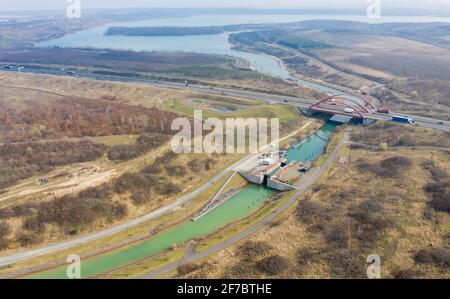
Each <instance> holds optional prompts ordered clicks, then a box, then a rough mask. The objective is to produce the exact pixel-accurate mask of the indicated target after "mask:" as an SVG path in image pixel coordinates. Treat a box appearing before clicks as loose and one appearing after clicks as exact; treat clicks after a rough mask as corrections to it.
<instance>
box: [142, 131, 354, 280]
mask: <svg viewBox="0 0 450 299" xmlns="http://www.w3.org/2000/svg"><path fill="white" fill-rule="evenodd" d="M348 142H349V134H348V132H345V134H344V138H343V139H342V140H341V141H340V142H339V144H338V145H337V146H336V148H335V149H334V150H333V152H332V153H331V154H330V155H329V156H328V158H327V160H326V161H325V162H324V163H323V164H322V166H321V167H320V168H316V169H315V170H314V172H313V173H312V174H311V175H310V176H308V177H307V178H305V179H304V181H303V182H304V184H303V185H302V186H301V188H300V189H299V190H298V191H297V192H296V193H295V194H294V195H293V196H292V197H291V198H290V199H289V200H288V201H286V202H285V203H283V204H282V205H281V206H280V207H278V208H277V209H276V210H274V211H273V212H272V213H271V214H270V215H268V216H267V217H265V218H264V219H263V220H261V221H260V222H258V223H256V224H255V225H253V226H251V227H249V228H247V229H246V230H244V231H242V232H240V233H238V234H236V235H234V236H233V237H231V238H230V239H227V240H225V241H224V242H221V243H219V244H216V245H214V246H212V247H209V248H207V249H205V250H203V251H201V252H198V253H192V252H191V253H190V254H189V255H186V256H185V257H183V258H182V259H180V260H178V261H176V262H174V263H172V264H169V265H166V266H164V267H161V268H159V269H157V270H155V271H152V272H150V273H147V274H145V275H142V276H140V277H139V278H141V279H150V278H157V277H159V276H161V275H163V274H165V273H168V272H171V271H174V270H176V269H177V268H178V267H179V266H182V265H185V264H189V263H192V262H194V261H196V260H198V259H202V258H205V257H207V256H209V255H211V254H213V253H216V252H219V251H221V250H224V249H226V248H228V247H230V246H231V245H234V244H236V243H237V242H239V241H241V240H243V239H245V238H247V237H249V236H251V235H253V234H254V233H256V232H258V231H259V230H260V229H261V228H263V227H264V226H266V225H268V224H269V223H270V222H272V220H274V219H275V218H276V217H277V216H278V215H280V214H281V213H283V212H284V211H286V210H287V209H288V208H290V207H291V206H292V205H293V204H294V203H296V202H297V201H298V199H299V198H300V197H301V196H302V195H303V194H304V193H305V192H306V191H307V190H308V189H309V188H310V187H311V186H312V185H313V184H314V183H315V182H316V181H317V180H318V179H319V178H320V177H321V176H322V175H323V174H324V173H325V171H327V170H328V168H329V167H330V166H331V164H332V163H333V161H334V160H335V159H336V157H337V155H338V154H339V152H340V151H341V149H342V147H343V146H344V145H345V144H346V143H348Z"/></svg>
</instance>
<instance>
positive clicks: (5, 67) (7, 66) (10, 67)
mask: <svg viewBox="0 0 450 299" xmlns="http://www.w3.org/2000/svg"><path fill="white" fill-rule="evenodd" d="M3 68H4V69H6V70H12V69H13V67H12V66H11V65H9V64H8V65H5V66H4V67H3Z"/></svg>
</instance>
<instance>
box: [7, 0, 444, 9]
mask: <svg viewBox="0 0 450 299" xmlns="http://www.w3.org/2000/svg"><path fill="white" fill-rule="evenodd" d="M80 1H81V3H82V7H84V8H126V7H130V8H131V7H133V8H134V7H149V8H151V7H160V8H161V7H254V8H285V7H298V8H317V7H322V8H336V7H339V8H349V7H358V8H359V7H364V6H367V4H366V0H80ZM66 2H67V0H0V11H2V10H59V9H64V8H65V7H66V6H67V4H66ZM381 2H382V5H383V4H384V5H386V6H389V7H392V6H395V7H397V8H398V7H404V8H405V9H408V8H409V9H416V8H427V9H439V8H441V7H442V8H445V9H448V8H449V7H450V0H420V1H419V0H381Z"/></svg>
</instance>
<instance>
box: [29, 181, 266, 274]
mask: <svg viewBox="0 0 450 299" xmlns="http://www.w3.org/2000/svg"><path fill="white" fill-rule="evenodd" d="M274 194H275V191H272V190H270V189H267V188H264V187H260V186H258V185H249V186H248V187H246V188H245V189H243V190H242V191H241V192H239V193H238V194H236V195H235V196H233V197H232V198H231V199H229V200H228V201H227V202H225V203H224V204H223V205H221V206H219V207H217V208H216V209H214V210H212V211H211V212H210V213H208V214H206V215H205V216H203V217H202V218H200V219H199V220H197V221H195V222H194V221H190V220H187V221H185V222H183V223H181V224H179V225H177V226H175V227H173V228H171V229H168V230H166V231H163V232H161V233H160V234H158V235H156V236H155V237H153V238H151V239H148V240H146V241H143V242H140V243H138V244H136V245H132V246H130V247H127V248H124V249H119V250H116V251H112V252H110V253H106V254H101V255H98V256H94V257H92V258H89V259H86V260H82V262H81V277H82V278H87V277H92V276H95V275H98V274H101V273H104V272H107V271H110V270H113V269H115V268H119V267H121V266H124V265H127V264H130V263H133V262H136V261H138V260H140V259H143V258H145V257H148V256H151V255H153V254H156V253H158V252H160V251H163V250H165V249H168V248H170V247H171V245H172V244H174V243H175V244H180V243H183V242H185V241H189V240H192V239H194V238H196V237H202V236H205V235H208V234H210V233H212V232H214V231H216V230H217V229H219V228H221V227H222V226H224V225H225V224H227V223H229V222H232V221H236V220H239V219H241V218H244V217H245V216H247V215H248V214H250V213H251V211H253V210H255V208H257V207H258V206H260V205H262V204H263V202H264V201H265V200H266V199H267V198H269V197H270V196H271V195H274ZM27 278H66V266H63V267H59V268H55V269H51V270H48V271H45V272H38V273H35V274H31V275H29V276H27Z"/></svg>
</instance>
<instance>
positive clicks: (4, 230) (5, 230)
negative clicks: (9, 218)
mask: <svg viewBox="0 0 450 299" xmlns="http://www.w3.org/2000/svg"><path fill="white" fill-rule="evenodd" d="M10 233H11V226H10V225H9V224H8V223H6V222H0V239H4V238H6V237H7V236H8V235H9V234H10Z"/></svg>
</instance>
